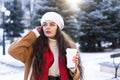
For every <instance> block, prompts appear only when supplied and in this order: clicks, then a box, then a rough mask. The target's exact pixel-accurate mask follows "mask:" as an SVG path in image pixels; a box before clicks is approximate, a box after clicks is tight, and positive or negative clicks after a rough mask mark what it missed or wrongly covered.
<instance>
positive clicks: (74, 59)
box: [72, 53, 79, 66]
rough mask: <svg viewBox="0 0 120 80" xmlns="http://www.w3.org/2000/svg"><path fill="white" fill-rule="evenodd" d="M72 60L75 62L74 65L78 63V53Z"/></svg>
mask: <svg viewBox="0 0 120 80" xmlns="http://www.w3.org/2000/svg"><path fill="white" fill-rule="evenodd" d="M72 61H73V62H74V63H75V64H76V66H78V64H79V54H78V53H77V54H76V55H75V56H74V57H73V59H72Z"/></svg>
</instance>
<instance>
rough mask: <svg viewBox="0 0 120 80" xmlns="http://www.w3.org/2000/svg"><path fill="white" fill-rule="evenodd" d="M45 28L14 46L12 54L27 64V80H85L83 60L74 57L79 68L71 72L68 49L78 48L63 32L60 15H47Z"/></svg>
mask: <svg viewBox="0 0 120 80" xmlns="http://www.w3.org/2000/svg"><path fill="white" fill-rule="evenodd" d="M41 25H42V26H41V27H36V28H35V29H33V30H31V31H30V32H29V33H28V34H27V35H26V36H24V37H22V38H21V39H19V40H17V41H15V42H13V43H12V44H11V46H10V47H9V50H8V52H9V54H10V55H11V56H13V57H14V58H16V59H18V60H20V61H22V62H23V63H24V64H25V73H24V80H79V79H80V80H82V78H83V72H82V66H81V64H80V63H81V62H80V56H79V54H78V53H77V55H76V56H74V57H73V59H72V60H73V62H74V63H75V64H76V67H74V68H73V69H70V68H67V66H66V65H67V61H66V60H67V59H66V49H67V48H76V45H75V43H74V42H73V41H72V40H71V39H70V38H69V36H67V35H66V34H65V33H64V32H63V31H62V29H63V27H64V21H63V18H62V17H61V15H60V14H58V13H56V12H47V13H45V14H44V15H43V16H42V18H41Z"/></svg>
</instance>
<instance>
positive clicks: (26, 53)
mask: <svg viewBox="0 0 120 80" xmlns="http://www.w3.org/2000/svg"><path fill="white" fill-rule="evenodd" d="M36 38H37V37H36V35H35V33H34V32H33V31H30V32H29V33H28V34H27V35H25V36H24V37H22V38H21V39H19V40H17V41H15V42H13V43H12V44H11V45H10V47H9V48H8V53H9V54H10V55H11V56H12V57H14V58H15V59H17V60H20V61H21V62H23V63H25V61H26V59H28V58H29V57H30V55H31V53H32V51H33V50H32V49H33V48H32V47H33V43H34V42H35V40H36Z"/></svg>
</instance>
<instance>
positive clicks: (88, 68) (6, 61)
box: [0, 45, 120, 80]
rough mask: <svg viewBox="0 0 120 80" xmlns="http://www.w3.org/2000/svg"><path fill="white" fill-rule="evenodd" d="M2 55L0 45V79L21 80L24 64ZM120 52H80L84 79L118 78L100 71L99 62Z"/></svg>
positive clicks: (107, 79)
mask: <svg viewBox="0 0 120 80" xmlns="http://www.w3.org/2000/svg"><path fill="white" fill-rule="evenodd" d="M8 46H9V45H7V46H6V55H5V56H3V55H2V47H1V46H0V80H23V75H24V65H23V64H22V63H21V62H19V61H17V60H15V59H14V58H12V57H11V56H10V55H8V54H7V48H8ZM117 52H120V50H116V51H111V52H104V53H102V52H99V53H81V55H80V56H81V59H82V63H83V67H84V80H120V78H118V79H112V78H113V77H114V75H113V74H110V73H105V72H101V71H100V65H99V63H101V62H107V61H109V62H110V61H112V59H111V58H110V54H113V53H117Z"/></svg>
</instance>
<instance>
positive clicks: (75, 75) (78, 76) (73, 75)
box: [70, 68, 80, 80]
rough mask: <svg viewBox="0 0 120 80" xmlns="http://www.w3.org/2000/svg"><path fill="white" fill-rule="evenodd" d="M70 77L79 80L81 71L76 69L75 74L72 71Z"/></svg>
mask: <svg viewBox="0 0 120 80" xmlns="http://www.w3.org/2000/svg"><path fill="white" fill-rule="evenodd" d="M70 75H71V76H72V77H73V80H79V79H80V71H79V69H78V68H76V70H75V72H74V73H72V72H71V71H70Z"/></svg>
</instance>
